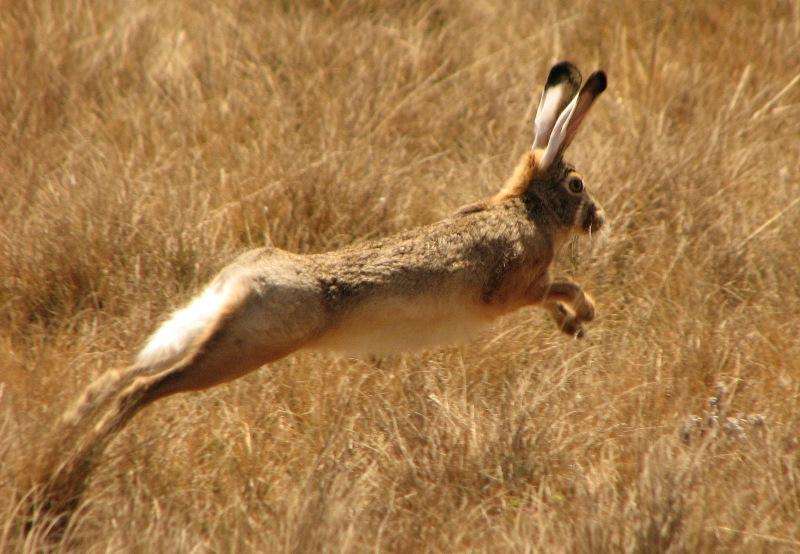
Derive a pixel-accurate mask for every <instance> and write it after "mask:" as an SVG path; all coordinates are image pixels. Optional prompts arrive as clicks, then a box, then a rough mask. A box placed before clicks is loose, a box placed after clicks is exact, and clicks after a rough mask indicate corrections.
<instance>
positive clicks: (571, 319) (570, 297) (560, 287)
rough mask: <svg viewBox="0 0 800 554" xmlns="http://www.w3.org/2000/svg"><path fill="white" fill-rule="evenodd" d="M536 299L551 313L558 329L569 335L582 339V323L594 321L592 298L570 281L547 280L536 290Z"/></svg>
mask: <svg viewBox="0 0 800 554" xmlns="http://www.w3.org/2000/svg"><path fill="white" fill-rule="evenodd" d="M533 292H534V298H535V300H536V301H538V302H540V303H541V304H542V306H543V307H544V308H545V309H546V310H547V311H549V312H550V314H551V315H552V316H553V319H554V320H555V322H556V325H558V328H559V329H561V330H562V331H563V332H565V333H567V334H568V335H573V336H577V337H582V336H583V335H584V334H585V332H584V329H583V325H582V323H584V322H589V321H591V320H593V319H594V315H595V309H594V302H593V301H592V299H591V297H590V296H589V295H588V294H586V293H585V292H584V291H583V289H582V288H581V286H580V285H579V284H577V283H575V282H574V281H571V280H569V279H556V280H553V281H550V280H547V281H545V282H543V283H539V284H538V286H537V287H535V289H534V291H533Z"/></svg>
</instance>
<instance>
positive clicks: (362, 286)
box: [34, 62, 606, 522]
mask: <svg viewBox="0 0 800 554" xmlns="http://www.w3.org/2000/svg"><path fill="white" fill-rule="evenodd" d="M580 84H581V76H580V73H579V72H578V70H577V68H575V67H574V66H573V65H572V64H570V63H567V62H561V63H559V64H557V65H555V66H553V68H552V69H551V70H550V73H549V75H548V78H547V82H546V85H545V87H544V92H543V93H542V97H541V100H540V104H539V108H538V110H537V113H536V117H535V121H534V130H535V138H534V142H533V147H532V148H531V150H530V151H528V152H526V153H525V154H524V155H523V156H522V158H521V160H520V161H519V162H518V164H517V166H516V169H515V170H514V172H513V174H512V175H511V177H510V178H509V179H508V180H507V181H506V183H505V185H504V186H503V187H502V189H501V190H500V191H499V192H498V193H497V194H495V195H494V196H492V197H490V198H488V199H485V200H483V201H480V202H477V203H475V204H472V205H469V206H466V207H464V208H462V209H461V210H459V211H458V212H457V213H456V214H454V215H453V216H451V217H448V218H446V219H444V220H442V221H440V222H438V223H434V224H432V225H428V226H427V227H421V228H417V229H412V230H409V231H406V232H403V233H400V234H398V235H395V236H392V237H389V238H385V239H380V240H376V241H370V242H363V243H358V244H355V245H353V246H350V247H347V248H344V249H342V250H338V251H335V252H328V253H324V254H315V255H300V254H293V253H290V252H286V251H283V250H280V249H277V248H273V247H265V248H259V249H257V250H253V251H250V252H247V253H246V254H244V255H242V256H240V257H239V258H238V259H236V260H235V261H234V262H233V263H232V264H230V265H229V266H227V267H226V268H224V269H223V270H222V271H221V272H220V273H219V274H218V275H217V276H216V277H215V278H214V279H213V280H212V282H211V283H210V284H209V285H208V286H207V287H206V289H205V290H204V291H203V292H201V293H200V294H199V295H198V296H197V297H196V298H194V300H192V301H191V302H190V303H189V304H188V306H186V307H184V308H183V309H181V310H179V311H177V312H175V313H174V314H173V315H172V316H171V317H170V318H169V319H168V320H167V321H166V322H165V323H164V324H163V325H161V327H160V328H159V329H158V330H157V331H156V332H155V334H154V335H153V336H152V337H151V338H150V339H149V340H148V341H147V343H146V345H145V346H144V348H143V349H142V351H141V352H140V353H139V354H138V356H137V357H136V359H135V362H134V364H133V365H132V366H131V367H129V368H127V369H124V370H122V371H111V372H109V373H107V374H106V375H104V376H103V377H101V378H100V379H98V380H97V381H96V382H95V383H93V384H92V385H90V386H89V387H88V388H87V390H86V391H85V393H84V394H83V396H82V397H81V398H80V399H79V401H78V402H77V403H76V405H75V406H74V407H73V408H72V409H71V410H70V411H69V412H68V413H66V414H65V415H64V416H63V418H62V421H61V423H60V427H59V429H58V430H57V434H56V437H57V438H56V440H55V441H54V444H53V445H52V446H51V447H50V449H49V450H46V451H44V453H43V458H42V463H41V464H40V467H39V470H38V473H36V474H35V477H34V479H35V484H36V485H38V489H37V490H38V496H37V497H36V498H38V503H37V507H38V508H39V509H42V510H44V511H46V512H48V513H50V514H52V515H60V516H61V518H62V519H61V521H62V522H64V521H66V520H68V518H69V516H70V514H71V513H72V511H74V509H75V507H76V506H77V504H78V502H79V499H80V495H81V493H82V491H83V489H84V486H85V483H86V480H87V478H88V476H89V474H90V472H91V470H92V467H93V465H94V463H95V461H96V459H97V457H98V456H99V454H100V453H101V451H102V450H103V448H104V446H105V445H106V444H107V443H108V441H109V440H110V439H111V438H113V436H114V435H115V434H116V433H117V431H118V430H119V429H120V428H121V427H122V426H123V425H125V423H127V422H128V421H129V420H130V419H131V417H132V416H133V415H134V414H136V413H137V412H138V411H139V410H141V409H142V408H143V407H145V406H147V405H148V404H150V403H151V402H153V401H155V400H158V399H159V398H162V397H165V396H168V395H171V394H174V393H177V392H182V391H190V390H200V389H205V388H207V387H211V386H214V385H218V384H220V383H224V382H226V381H230V380H232V379H236V378H237V377H240V376H242V375H245V374H246V373H249V372H251V371H253V370H255V369H257V368H259V367H261V366H263V365H264V364H267V363H269V362H272V361H274V360H277V359H279V358H282V357H283V356H286V355H288V354H290V353H292V352H295V351H297V350H300V349H321V350H334V351H341V352H364V353H369V352H397V351H406V350H410V349H414V348H424V347H430V346H433V345H436V344H442V343H449V342H453V341H456V340H459V339H463V338H464V337H468V336H470V334H471V333H472V332H473V331H475V330H476V329H480V328H481V327H482V326H484V325H485V324H486V323H488V322H491V321H492V320H494V319H496V318H497V317H498V316H501V315H503V314H506V313H509V312H512V311H514V310H516V309H518V308H521V307H523V306H528V305H537V304H538V305H541V306H542V307H544V308H545V309H546V310H548V311H549V312H550V313H551V314H552V316H553V318H554V319H555V321H556V323H557V325H558V326H559V328H560V329H562V330H563V331H564V332H566V333H568V334H570V335H576V336H581V335H583V333H584V329H583V324H584V323H585V322H588V321H591V320H592V319H593V318H594V312H595V310H594V304H593V303H592V300H591V299H590V298H589V296H588V295H587V294H585V293H584V292H583V290H582V289H581V287H580V286H579V285H577V284H576V283H574V282H572V281H569V280H566V279H556V280H553V279H551V277H550V275H549V271H548V270H549V267H550V264H551V262H552V260H553V257H554V255H555V253H556V252H557V250H558V249H559V247H560V246H561V245H562V244H563V243H564V242H565V241H566V240H567V239H568V238H569V237H571V236H573V235H575V234H587V233H590V232H594V231H597V230H599V229H600V228H601V227H602V226H603V222H604V218H603V212H602V210H601V208H600V206H599V204H598V203H597V202H595V200H594V199H593V198H592V197H591V196H590V194H589V193H588V192H587V191H586V189H585V188H584V184H583V180H582V179H581V177H580V176H579V175H578V173H576V172H575V170H574V168H573V167H572V166H571V165H569V164H568V163H567V162H565V161H564V160H563V158H562V153H563V152H564V150H565V149H566V148H567V146H568V145H569V144H570V142H572V139H573V138H574V137H575V134H576V132H577V130H578V127H579V126H580V124H581V123H582V121H583V119H584V117H585V116H586V114H587V112H588V110H589V108H590V107H591V105H592V103H593V101H594V100H595V98H597V96H598V95H599V94H600V93H601V92H603V90H605V88H606V77H605V74H604V73H603V72H596V73H593V74H592V75H591V76H590V77H589V79H588V80H587V81H586V83H585V84H584V85H583V87H580ZM579 88H580V90H579ZM420 329H424V330H425V332H424V333H421V332H420ZM64 445H68V446H69V447H70V448H71V449H72V451H71V452H70V453H67V454H65V453H64V450H65V448H64ZM66 450H69V449H66Z"/></svg>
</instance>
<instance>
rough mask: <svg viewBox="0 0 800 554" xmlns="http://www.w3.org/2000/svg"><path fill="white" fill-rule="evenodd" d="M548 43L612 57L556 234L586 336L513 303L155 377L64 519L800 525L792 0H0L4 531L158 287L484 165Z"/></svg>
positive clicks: (608, 539)
mask: <svg viewBox="0 0 800 554" xmlns="http://www.w3.org/2000/svg"><path fill="white" fill-rule="evenodd" d="M562 58H569V59H571V60H573V61H576V62H577V63H578V65H579V66H581V67H582V68H583V69H584V70H587V71H588V70H590V69H592V68H595V67H603V68H605V69H606V70H607V71H608V73H609V82H610V89H609V91H608V92H607V93H606V94H605V95H604V96H603V97H602V98H601V99H600V101H599V102H598V104H597V106H596V108H595V109H594V110H593V113H592V114H591V116H590V118H589V121H588V122H587V125H585V126H584V127H585V128H584V129H583V131H582V133H581V135H580V137H579V139H578V140H577V141H576V144H575V145H574V147H573V148H572V156H571V159H572V161H573V162H574V163H575V164H576V165H578V167H579V168H580V169H581V170H582V171H583V172H584V173H585V174H586V175H587V182H588V183H589V186H590V187H591V189H592V190H593V192H594V193H595V196H596V197H597V198H598V199H599V200H600V201H601V202H602V203H603V204H604V206H605V208H606V210H607V213H608V215H609V216H610V218H611V223H612V226H613V229H612V231H611V234H610V235H608V236H607V238H606V239H605V240H603V241H599V242H598V241H594V242H582V243H579V244H575V245H573V246H572V247H571V248H569V249H568V250H567V251H565V252H564V253H563V255H562V259H561V262H560V266H561V268H560V269H561V270H563V272H565V273H567V274H570V275H574V276H575V277H576V278H577V279H578V280H579V281H580V282H581V283H582V284H584V285H585V286H586V288H587V290H589V291H591V292H592V293H593V294H594V296H595V298H596V299H597V302H598V308H599V320H598V321H597V322H596V323H595V324H593V326H592V328H591V331H590V337H589V338H588V339H587V340H585V341H581V342H578V341H574V340H568V339H566V338H565V337H564V336H562V335H560V334H559V333H558V332H557V331H556V329H555V328H554V326H553V325H552V324H551V323H550V322H549V321H548V320H547V319H546V317H545V316H543V315H542V314H540V313H539V312H536V311H526V312H522V313H519V314H517V315H516V316H514V317H510V318H508V319H506V320H504V321H503V322H502V323H501V324H500V325H498V326H497V327H496V328H495V329H493V330H492V331H491V332H490V333H489V334H487V335H486V337H485V339H484V340H482V341H480V342H478V343H475V344H470V345H466V346H464V347H461V348H450V349H443V350H441V351H436V352H428V353H425V354H422V355H414V356H402V357H400V356H398V357H388V358H381V359H370V360H353V359H336V358H331V357H325V356H321V355H312V354H302V355H296V356H292V357H290V358H287V359H285V360H283V361H281V362H279V363H276V364H274V365H272V366H270V367H268V368H265V369H262V370H261V371H260V372H257V373H255V374H253V375H250V376H248V377H246V378H244V379H241V380H239V381H237V382H235V383H232V384H230V385H227V386H223V387H219V388H217V389H212V390H211V391H209V392H206V393H201V394H187V395H181V396H178V397H173V398H171V399H169V400H167V401H165V402H162V403H160V404H157V405H156V407H154V408H150V409H148V410H147V411H146V412H145V413H143V414H142V415H141V416H139V417H138V418H137V419H136V420H135V421H134V422H133V424H132V425H131V426H130V427H129V428H128V429H127V430H126V431H125V432H124V433H123V435H122V436H121V437H120V439H119V440H117V441H115V442H114V443H113V444H112V446H111V448H110V449H109V451H108V453H107V455H106V456H105V458H104V460H106V461H105V462H104V463H103V464H102V465H101V468H100V470H99V471H98V473H97V474H96V476H95V478H94V479H93V481H92V483H91V486H90V489H89V491H88V493H87V495H86V498H85V502H84V504H83V505H82V507H81V509H80V515H79V517H77V518H76V519H75V520H74V521H73V524H72V526H71V527H70V528H69V529H68V532H67V534H66V536H65V537H64V539H63V541H62V542H61V543H59V544H57V545H55V547H56V549H57V550H60V549H77V550H88V551H92V552H102V551H112V550H118V549H126V550H134V551H142V552H145V551H162V552H174V551H198V550H200V551H209V550H210V551H222V552H226V551H249V550H258V551H299V552H307V551H316V550H326V551H362V550H381V551H408V550H436V551H453V550H461V551H463V550H486V551H506V550H520V551H522V550H547V551H561V550H563V551H584V552H588V551H611V550H613V551H618V550H623V549H624V550H629V551H637V552H644V551H647V552H653V551H666V550H671V551H709V552H710V551H715V550H719V549H733V550H747V551H776V550H779V551H780V550H784V551H786V550H796V549H800V517H798V514H800V454H799V453H798V452H799V451H798V446H799V445H798V437H800V434H799V433H800V413H799V411H798V405H799V404H800V401H799V399H798V395H800V341H798V335H799V333H800V319H798V313H800V252H798V245H800V202H798V198H800V196H799V195H800V187H798V181H800V170H799V169H798V168H800V140H799V137H800V83H799V82H798V81H800V74H798V70H800V4H799V3H798V2H797V1H796V0H794V1H780V2H778V1H768V2H762V1H756V0H753V1H739V2H735V3H731V2H722V1H720V2H699V3H695V2H689V1H687V2H685V3H673V5H672V6H671V7H662V6H660V5H659V3H656V2H648V3H642V2H639V1H634V0H626V1H621V2H617V3H597V2H590V1H588V0H586V1H576V2H566V3H560V2H555V1H540V2H506V3H502V2H499V1H498V2H494V1H491V0H487V1H483V2H456V1H454V0H452V1H451V0H439V1H437V0H429V1H419V2H412V1H403V0H394V1H392V0H386V1H382V2H370V1H367V0H364V1H360V2H351V3H339V2H321V1H319V2H312V1H305V2H288V1H286V2H255V1H250V2H248V1H235V0H230V1H228V2H217V3H213V4H211V3H206V2H199V1H194V0H183V1H181V2H177V1H176V2H155V1H153V2H144V1H142V2H121V1H114V2H111V1H101V0H95V1H90V0H82V1H76V0H60V1H59V0H41V1H39V0H5V1H2V2H0V131H1V132H0V141H1V142H0V279H1V280H0V550H2V551H9V550H12V551H13V550H21V551H32V550H38V549H40V548H44V547H46V546H47V544H46V543H45V542H44V541H43V539H42V536H43V529H42V526H38V527H36V526H35V527H34V530H33V533H32V534H30V535H29V536H27V537H26V536H25V535H24V534H23V530H22V526H21V525H20V520H21V518H20V517H19V515H20V514H19V509H18V508H19V504H18V501H19V498H20V496H21V495H24V494H25V493H26V492H27V491H25V490H21V487H20V485H19V483H20V482H22V481H21V480H20V479H21V477H23V476H24V475H25V473H26V471H27V470H28V468H29V467H30V463H31V460H33V459H35V457H36V455H37V452H38V451H37V445H41V444H42V443H43V441H44V440H45V438H46V437H47V435H48V433H49V432H51V429H52V425H53V422H54V421H55V420H56V418H57V417H58V416H59V414H60V413H61V411H62V410H63V409H64V408H65V407H66V406H67V405H68V404H69V403H70V402H71V401H72V400H73V399H74V398H75V397H76V396H77V395H78V394H79V392H80V391H81V389H82V388H83V387H84V386H85V384H86V383H88V382H89V381H90V380H92V379H94V378H96V377H97V376H98V375H100V374H101V373H103V372H104V371H106V370H108V369H109V368H113V367H120V366H122V365H124V364H126V363H127V362H128V361H129V360H130V358H131V355H132V353H133V352H134V351H135V349H136V348H137V346H138V345H140V344H141V343H142V341H143V339H144V338H145V336H146V335H147V334H148V333H149V332H150V331H151V330H152V329H153V328H154V327H155V326H156V325H157V323H158V322H159V320H160V318H162V317H163V314H164V313H165V312H167V311H168V310H169V309H171V308H173V307H175V306H177V305H179V304H180V303H182V302H183V301H185V299H187V298H188V297H189V296H190V295H191V294H192V293H193V292H194V291H196V290H197V288H198V287H199V286H200V285H201V284H202V283H203V282H204V281H206V280H207V279H208V278H209V277H210V276H211V275H212V274H213V273H214V272H215V271H216V270H217V269H219V268H220V267H221V266H222V265H224V263H225V261H226V260H229V259H230V258H232V257H233V256H234V255H235V253H237V252H239V251H241V250H243V249H245V248H248V247H252V246H256V245H260V244H262V243H263V242H264V241H266V240H271V241H273V242H274V243H275V244H276V245H278V246H281V247H284V248H287V249H290V250H295V251H300V252H315V251H321V250H326V249H332V248H336V247H338V246H341V245H344V244H347V243H350V242H351V241H353V240H357V239H358V238H361V237H374V236H379V235H387V234H390V233H392V232H394V231H397V230H399V229H403V228H407V227H409V226H414V225H419V224H423V223H427V222H430V221H433V220H435V219H437V218H440V217H442V216H444V215H446V214H448V213H450V212H451V211H452V210H454V209H455V208H456V207H457V206H459V205H460V204H462V203H465V202H467V201H470V200H474V199H475V198H476V197H479V196H481V195H485V194H487V193H489V192H492V191H493V190H495V189H496V188H497V187H498V186H499V184H500V183H501V182H502V180H503V178H504V177H505V175H506V173H507V172H508V171H509V170H510V168H511V162H512V160H515V159H516V157H517V155H518V154H519V152H520V151H521V150H522V149H523V148H525V147H526V146H527V144H528V143H529V141H530V138H531V127H530V122H529V121H528V120H524V119H523V116H526V114H527V117H528V119H529V116H530V115H531V112H532V109H533V107H534V104H532V100H531V99H532V96H537V97H538V91H539V87H540V86H541V84H542V80H543V78H544V75H545V73H546V71H547V68H548V67H549V65H550V63H551V62H553V61H556V60H558V59H562ZM534 90H535V92H534ZM537 99H538V98H537ZM717 383H723V384H725V385H726V387H727V394H725V395H724V396H723V397H722V398H718V401H716V402H714V403H715V405H714V406H709V400H708V399H709V396H711V395H714V394H715V386H716V384H717ZM715 398H717V397H716V396H715ZM739 413H741V414H745V415H747V414H756V413H757V414H761V415H762V416H763V424H762V422H761V420H759V419H757V418H751V420H750V421H749V422H748V421H746V420H745V419H742V420H735V418H738V417H739V416H738V415H737V414H739ZM691 414H696V415H698V416H701V417H702V418H704V419H703V420H702V421H699V422H698V421H695V424H694V428H690V427H691V425H690V424H691V423H692V421H691V420H687V418H689V416H690V415H691ZM714 416H716V417H717V421H718V423H717V424H714ZM727 417H730V418H733V419H731V420H726V418H727ZM687 421H688V423H685V422H687ZM685 425H687V427H686V428H685V429H683V428H684V426H685ZM64 447H65V448H68V447H69V445H64ZM51 546H52V545H51Z"/></svg>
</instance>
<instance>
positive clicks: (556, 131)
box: [540, 71, 607, 168]
mask: <svg viewBox="0 0 800 554" xmlns="http://www.w3.org/2000/svg"><path fill="white" fill-rule="evenodd" d="M606 84H607V83H606V74H605V73H603V72H602V71H595V72H594V73H592V74H591V75H590V76H589V78H588V79H587V80H586V82H585V83H584V84H583V87H581V91H580V92H579V93H578V95H577V96H576V97H575V98H574V99H573V100H572V102H570V103H569V105H568V106H567V107H566V108H564V111H563V112H561V115H559V116H558V120H557V121H556V123H555V125H554V126H553V132H552V133H551V134H550V139H549V140H548V141H547V149H546V150H545V153H544V156H542V159H541V162H540V166H541V167H542V168H546V167H548V166H549V165H550V164H551V163H553V160H555V159H556V158H557V157H558V156H560V155H561V154H562V153H563V152H564V150H565V149H566V148H567V146H569V145H570V143H571V142H572V139H574V138H575V134H576V133H577V132H578V128H579V127H580V125H581V122H582V121H583V119H584V118H585V117H586V114H587V113H588V112H589V108H591V107H592V103H593V102H594V101H595V99H596V98H597V97H598V96H600V94H601V93H602V92H603V91H604V90H606Z"/></svg>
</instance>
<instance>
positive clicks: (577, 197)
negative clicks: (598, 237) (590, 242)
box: [495, 62, 606, 234]
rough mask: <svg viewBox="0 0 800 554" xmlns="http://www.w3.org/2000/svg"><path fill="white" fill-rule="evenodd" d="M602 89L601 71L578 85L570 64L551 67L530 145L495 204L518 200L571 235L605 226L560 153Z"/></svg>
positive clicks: (599, 210) (598, 208) (596, 206)
mask: <svg viewBox="0 0 800 554" xmlns="http://www.w3.org/2000/svg"><path fill="white" fill-rule="evenodd" d="M605 88H606V76H605V73H603V72H602V71H596V72H595V73H592V74H591V75H590V76H589V78H588V79H587V80H586V82H585V83H584V84H583V86H582V87H581V74H580V72H579V71H578V69H577V68H576V67H575V66H574V65H572V64H571V63H569V62H561V63H558V64H556V65H554V66H553V67H552V69H550V74H549V75H548V77H547V83H546V84H545V87H544V92H543V93H542V99H541V101H540V102H539V108H538V110H537V111H536V118H535V119H534V132H535V138H534V140H533V146H532V148H531V150H530V151H529V152H527V153H526V154H525V156H524V157H523V159H522V160H521V161H520V164H519V165H518V166H517V169H516V171H515V172H514V175H513V176H512V177H511V178H510V179H509V180H508V181H507V182H506V184H505V186H504V187H503V190H502V191H501V192H500V193H499V194H498V195H497V196H496V197H495V200H496V201H499V200H503V199H504V198H509V197H520V198H522V199H523V201H524V202H525V203H526V205H528V206H529V209H530V210H531V211H532V213H533V214H534V215H536V214H540V215H541V216H542V217H546V218H548V219H550V220H551V221H552V220H555V223H556V224H557V225H558V226H559V227H561V228H564V229H566V230H568V231H570V232H577V233H582V234H585V233H590V232H596V231H599V230H600V229H601V228H602V227H603V224H604V222H605V218H604V216H603V209H602V208H601V206H600V204H599V203H597V201H596V200H595V199H594V198H593V197H592V195H591V194H589V191H588V190H587V189H586V187H585V185H584V181H583V177H582V176H581V175H580V174H579V173H578V172H577V171H575V168H574V167H573V166H572V165H571V164H569V163H568V162H566V161H565V160H564V157H563V154H564V151H565V150H566V148H567V147H568V146H569V145H570V143H571V142H572V139H573V138H575V134H576V133H577V131H578V128H579V127H580V124H581V123H582V122H583V119H584V118H585V117H586V114H587V113H588V111H589V108H590V107H591V105H592V103H593V102H594V100H595V98H597V97H598V96H599V95H600V93H602V92H603V91H604V90H605Z"/></svg>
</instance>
